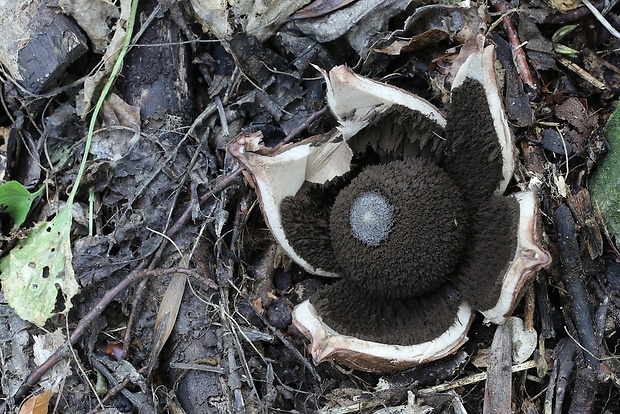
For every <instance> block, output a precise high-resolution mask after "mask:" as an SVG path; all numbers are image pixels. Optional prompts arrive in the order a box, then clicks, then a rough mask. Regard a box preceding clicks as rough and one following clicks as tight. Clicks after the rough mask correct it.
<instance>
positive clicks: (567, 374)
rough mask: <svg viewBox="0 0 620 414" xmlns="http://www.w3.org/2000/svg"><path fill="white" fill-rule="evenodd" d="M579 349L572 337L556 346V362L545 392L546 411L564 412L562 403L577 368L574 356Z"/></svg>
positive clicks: (554, 354)
mask: <svg viewBox="0 0 620 414" xmlns="http://www.w3.org/2000/svg"><path fill="white" fill-rule="evenodd" d="M577 349H578V348H577V345H576V344H575V342H574V341H573V340H572V339H570V338H564V339H562V340H560V342H558V344H557V346H556V347H555V350H554V351H553V359H554V360H555V363H554V364H553V368H552V370H551V375H550V378H549V386H548V387H547V392H546V393H545V407H544V412H545V413H553V414H561V413H562V412H563V410H562V405H563V403H564V398H565V397H566V395H567V391H568V385H569V383H570V380H571V378H572V374H573V371H574V370H575V361H574V357H575V353H576V352H577Z"/></svg>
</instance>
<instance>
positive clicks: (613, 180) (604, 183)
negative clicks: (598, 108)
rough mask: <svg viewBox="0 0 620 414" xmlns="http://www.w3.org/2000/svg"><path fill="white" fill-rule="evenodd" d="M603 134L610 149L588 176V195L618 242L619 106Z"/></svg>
mask: <svg viewBox="0 0 620 414" xmlns="http://www.w3.org/2000/svg"><path fill="white" fill-rule="evenodd" d="M603 135H604V136H605V137H606V138H607V140H608V141H609V145H610V147H611V150H610V151H609V153H608V154H607V156H606V157H605V158H604V159H603V160H602V161H600V162H599V163H598V164H597V168H596V171H595V172H594V174H593V175H592V177H591V178H590V195H591V197H592V200H593V201H595V202H596V203H598V206H599V208H600V209H601V214H602V215H603V219H604V220H605V224H606V225H607V229H608V230H609V232H610V233H611V234H612V235H613V236H615V238H616V244H618V243H619V242H620V106H619V107H618V108H617V109H616V110H615V112H614V113H613V114H612V115H611V117H610V118H609V121H607V125H605V129H604V130H603Z"/></svg>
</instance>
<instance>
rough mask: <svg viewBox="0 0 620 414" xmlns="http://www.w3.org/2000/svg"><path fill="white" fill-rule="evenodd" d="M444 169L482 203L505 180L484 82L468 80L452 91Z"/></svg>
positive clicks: (469, 196)
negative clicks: (446, 155) (483, 85)
mask: <svg viewBox="0 0 620 414" xmlns="http://www.w3.org/2000/svg"><path fill="white" fill-rule="evenodd" d="M447 112H448V114H447V120H448V122H447V125H446V139H447V145H448V149H447V151H448V157H447V159H446V161H445V164H444V169H445V170H446V171H447V172H448V173H449V174H450V175H451V176H452V178H453V179H454V181H455V182H456V183H457V184H458V185H459V188H460V189H461V190H462V192H463V194H464V195H465V197H466V198H467V201H468V203H469V204H471V205H478V204H479V203H480V202H481V201H482V200H485V199H486V198H487V197H489V196H490V195H491V194H493V192H494V191H495V189H496V188H497V185H498V184H499V182H500V181H501V179H502V166H503V159H502V149H501V146H500V144H499V141H498V137H497V133H496V131H495V128H494V126H493V118H492V117H491V111H490V109H489V105H488V103H487V99H486V96H485V94H484V89H483V87H482V85H481V84H480V83H479V82H477V81H475V80H473V79H467V80H466V81H465V82H464V83H463V84H462V85H461V86H459V87H458V88H456V89H453V90H452V100H451V102H450V105H449V106H448V111H447Z"/></svg>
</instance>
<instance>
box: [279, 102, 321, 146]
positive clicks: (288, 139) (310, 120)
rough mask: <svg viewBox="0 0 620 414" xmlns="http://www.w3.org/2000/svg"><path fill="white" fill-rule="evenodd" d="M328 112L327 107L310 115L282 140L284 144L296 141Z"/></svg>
mask: <svg viewBox="0 0 620 414" xmlns="http://www.w3.org/2000/svg"><path fill="white" fill-rule="evenodd" d="M326 112H327V107H324V108H321V109H319V110H318V111H316V112H315V113H313V114H312V115H310V116H309V117H308V118H306V120H305V121H304V122H302V123H301V124H300V125H299V126H298V127H296V128H294V129H293V130H292V131H291V132H289V133H288V135H287V136H286V137H284V139H283V140H282V143H283V144H286V143H289V142H291V141H292V140H293V139H295V137H297V135H299V134H301V133H302V132H304V131H305V130H306V128H308V126H309V125H310V124H311V123H313V122H314V121H316V120H317V119H319V118H320V117H322V116H323V115H325V113H326Z"/></svg>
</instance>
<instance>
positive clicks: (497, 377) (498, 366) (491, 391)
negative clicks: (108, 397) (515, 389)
mask: <svg viewBox="0 0 620 414" xmlns="http://www.w3.org/2000/svg"><path fill="white" fill-rule="evenodd" d="M511 362H512V338H511V335H510V329H509V328H508V326H506V325H500V326H498V327H497V329H496V331H495V335H494V336H493V343H492V344H491V354H490V355H489V367H488V368H487V382H486V386H485V390H484V407H483V411H482V412H483V414H491V413H509V412H510V411H511V406H512V375H511V372H510V364H511Z"/></svg>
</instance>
